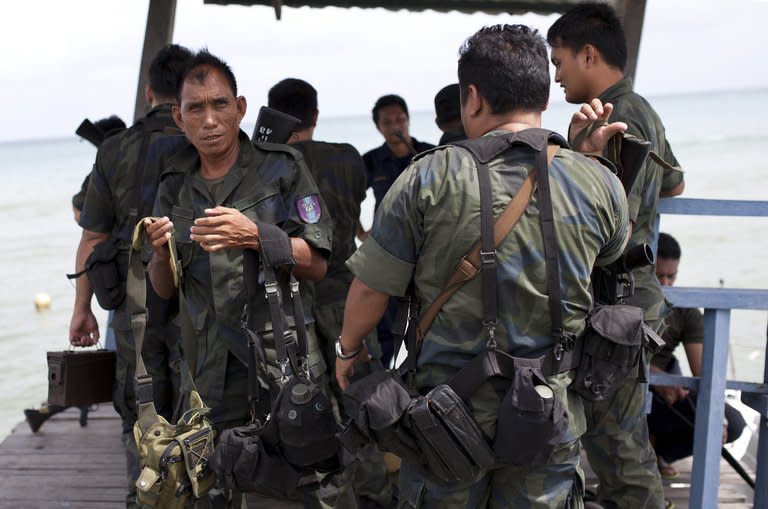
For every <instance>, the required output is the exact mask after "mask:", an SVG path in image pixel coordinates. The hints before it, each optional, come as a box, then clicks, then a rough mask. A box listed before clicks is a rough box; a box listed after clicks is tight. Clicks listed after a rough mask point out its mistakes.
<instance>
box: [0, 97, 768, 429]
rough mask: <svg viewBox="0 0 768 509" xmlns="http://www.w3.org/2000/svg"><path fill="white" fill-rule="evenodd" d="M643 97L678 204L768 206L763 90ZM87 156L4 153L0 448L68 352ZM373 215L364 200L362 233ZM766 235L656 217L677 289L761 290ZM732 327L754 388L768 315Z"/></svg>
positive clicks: (322, 133)
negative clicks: (668, 147) (54, 358)
mask: <svg viewBox="0 0 768 509" xmlns="http://www.w3.org/2000/svg"><path fill="white" fill-rule="evenodd" d="M651 99H652V103H653V104H654V105H655V107H656V109H657V110H658V111H659V113H660V115H661V117H662V118H663V119H664V122H665V124H666V126H667V131H668V137H669V139H670V140H671V142H672V145H673V148H674V151H675V154H676V155H677V157H678V159H679V160H680V161H681V164H682V165H683V167H684V169H685V170H686V172H687V173H686V192H685V196H688V197H695V198H722V199H742V200H768V192H767V191H766V189H768V163H766V162H765V147H766V146H768V122H766V119H768V91H749V92H723V93H714V94H706V95H701V94H696V95H694V94H691V95H684V96H674V97H672V96H669V97H657V98H651ZM573 109H574V108H573V106H570V105H567V104H562V103H557V104H553V105H552V106H551V107H550V109H549V110H548V111H547V112H546V113H545V116H544V125H545V127H549V128H551V129H555V130H559V131H561V132H564V131H565V129H566V127H567V123H568V119H569V118H570V114H571V112H572V111H573ZM254 111H255V110H254ZM433 118H434V115H433V114H432V113H430V112H414V113H413V114H412V119H411V133H412V134H413V135H415V136H416V137H417V138H418V139H420V140H425V141H430V142H433V143H434V142H436V141H437V139H438V138H439V133H438V131H437V128H436V127H435V125H434V122H433ZM74 127H75V126H73V130H74ZM245 128H246V130H249V129H251V128H252V126H248V125H246V126H245ZM316 138H317V139H320V140H327V141H348V142H350V143H352V144H353V145H354V146H355V147H357V148H358V149H359V150H360V151H361V152H364V151H366V150H368V149H370V148H373V147H375V146H377V145H379V144H380V143H381V138H380V136H379V134H378V133H377V132H376V130H375V128H374V125H373V123H372V122H371V120H370V117H368V115H361V116H356V117H348V118H321V119H320V122H319V126H318V129H317V131H316ZM94 155H95V150H94V149H93V147H92V146H91V145H90V144H88V143H85V142H80V141H79V140H77V139H75V137H74V136H73V137H72V138H70V139H63V140H35V141H28V142H14V143H5V144H0V179H1V180H2V181H3V182H5V184H4V185H3V186H2V187H3V189H2V190H0V195H1V196H2V199H0V232H2V235H3V239H2V242H1V243H0V245H1V246H2V249H0V273H1V274H2V275H3V276H2V287H3V288H4V290H3V291H2V293H0V359H2V360H0V363H1V364H0V438H2V437H4V436H5V435H6V434H7V433H8V432H10V430H11V428H12V427H13V425H14V424H15V423H17V422H19V421H21V420H23V414H22V409H23V408H26V407H31V406H37V405H39V404H40V403H41V402H42V401H44V400H45V399H46V396H47V367H46V357H45V353H46V351H48V350H62V349H65V348H67V345H68V343H67V333H68V329H69V319H70V314H71V311H72V303H73V300H74V294H75V292H74V287H73V286H72V284H71V283H70V282H69V281H68V280H67V279H66V278H65V277H64V274H65V273H67V272H71V271H72V269H73V268H74V258H75V249H76V246H77V243H78V240H79V237H80V231H79V228H78V227H77V225H76V224H75V222H74V220H73V218H72V213H71V206H70V199H71V196H72V194H73V193H74V192H76V191H77V190H78V189H79V187H80V183H81V181H82V179H83V177H84V176H85V175H86V174H87V173H88V172H89V171H90V168H91V165H92V164H93V158H94ZM372 211H373V202H372V199H371V198H370V196H369V199H368V200H367V201H366V202H365V203H364V211H363V224H364V225H366V226H368V225H370V223H371V220H372ZM766 227H768V219H762V218H761V219H752V218H734V219H729V218H702V217H693V218H687V217H681V216H678V217H665V218H662V230H663V231H667V232H669V233H671V234H673V235H675V236H676V237H677V238H678V240H680V242H681V244H682V247H683V262H682V265H681V270H680V275H679V278H678V282H679V284H680V285H682V286H710V287H717V286H720V285H721V284H723V285H724V286H725V287H729V288H768V264H766V262H765V259H766V253H768V235H766V231H767V229H766ZM40 292H45V293H47V294H49V295H50V297H51V301H52V304H51V308H50V309H49V310H47V311H43V312H37V311H35V306H34V299H35V295H36V294H37V293H40ZM94 302H95V300H94ZM97 316H99V317H100V319H101V324H102V330H104V327H105V321H106V313H105V312H103V311H101V310H100V309H98V308H97ZM731 323H732V324H731V338H732V339H731V352H732V362H731V368H730V369H731V371H730V372H729V378H737V379H740V380H749V381H758V380H761V379H762V373H763V365H764V348H765V345H766V313H765V312H747V311H741V312H739V311H737V312H734V315H733V317H732V320H731ZM683 364H684V365H685V363H683Z"/></svg>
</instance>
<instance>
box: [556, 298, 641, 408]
mask: <svg viewBox="0 0 768 509" xmlns="http://www.w3.org/2000/svg"><path fill="white" fill-rule="evenodd" d="M646 329H647V328H644V327H643V310H642V309H640V308H639V307H636V306H627V305H624V304H617V305H613V306H598V307H596V308H595V309H594V310H593V311H592V313H590V315H589V317H588V318H587V328H586V330H585V332H584V337H583V338H582V339H581V341H583V350H582V354H581V364H580V365H579V368H578V369H577V371H576V378H575V379H574V380H573V382H571V385H570V387H569V388H570V389H571V390H572V391H574V392H576V393H578V394H580V395H581V396H582V397H584V398H586V399H588V400H590V401H602V400H604V399H608V398H611V397H613V395H614V394H615V393H616V391H617V390H618V388H619V386H620V385H621V382H622V381H623V380H624V379H625V378H626V377H627V376H629V375H630V373H631V372H632V370H633V369H640V368H641V367H642V366H640V359H641V358H642V350H643V347H644V338H645V335H646Z"/></svg>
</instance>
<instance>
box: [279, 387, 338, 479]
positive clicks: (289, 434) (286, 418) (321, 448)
mask: <svg viewBox="0 0 768 509" xmlns="http://www.w3.org/2000/svg"><path fill="white" fill-rule="evenodd" d="M272 416H273V418H275V419H276V424H277V429H278V434H279V437H280V438H279V442H278V443H279V447H280V450H281V451H282V453H283V456H284V457H285V459H286V460H287V461H288V463H290V464H291V465H293V466H294V467H298V468H303V469H309V470H312V471H316V472H332V471H336V470H338V469H339V468H340V466H341V465H340V461H339V455H338V442H337V441H336V431H337V425H336V419H335V418H334V416H333V409H332V408H331V402H330V401H329V400H328V398H327V397H326V396H325V395H324V394H323V393H322V392H320V388H319V387H318V386H317V385H316V384H314V383H312V382H310V381H309V380H307V379H305V378H303V377H294V378H291V380H289V381H288V383H286V384H285V385H284V386H283V388H282V389H281V391H280V394H279V395H278V397H277V400H276V401H275V405H274V410H273V411H272Z"/></svg>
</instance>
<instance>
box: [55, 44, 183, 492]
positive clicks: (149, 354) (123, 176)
mask: <svg viewBox="0 0 768 509" xmlns="http://www.w3.org/2000/svg"><path fill="white" fill-rule="evenodd" d="M190 56H191V53H190V52H189V51H188V50H187V49H186V48H183V47H180V46H177V45H172V46H169V47H167V48H165V49H163V50H161V51H160V52H159V53H158V54H157V56H156V57H155V58H154V60H153V61H152V63H151V64H150V70H149V85H148V86H147V89H146V94H147V101H148V102H149V103H150V104H151V105H152V110H151V111H150V112H149V113H147V115H146V116H145V117H143V118H141V119H139V120H138V121H137V122H136V124H134V125H133V126H131V128H130V129H127V130H125V131H122V132H121V133H119V134H117V135H115V136H112V137H110V138H109V139H107V140H106V141H105V142H104V143H103V144H102V145H101V147H100V148H99V151H98V154H97V155H96V163H95V165H94V167H93V171H92V172H91V177H90V182H89V185H88V191H87V192H86V196H85V203H84V206H83V211H82V214H81V216H80V226H81V227H82V228H83V234H82V238H81V239H80V245H79V246H78V249H77V261H76V265H77V271H78V272H79V271H81V270H82V269H83V266H84V264H85V260H86V258H88V256H89V255H90V254H91V252H92V251H93V248H94V246H96V245H97V244H99V243H100V242H103V241H108V240H110V239H112V238H115V237H116V238H117V239H119V241H120V246H121V253H120V256H119V259H118V262H119V267H120V274H121V275H123V277H125V276H126V274H127V267H128V249H129V245H130V242H131V233H132V232H133V227H134V225H135V221H137V219H138V218H141V217H143V215H148V214H149V213H151V211H152V205H153V203H154V200H155V193H156V191H157V184H158V181H159V178H160V173H161V171H162V169H163V164H164V162H165V157H166V156H168V155H169V152H163V151H160V150H150V149H148V150H147V151H146V157H145V159H144V160H143V161H140V160H139V158H140V155H139V154H140V152H141V146H142V144H143V143H146V144H147V146H151V145H152V144H153V143H154V142H157V141H158V140H160V139H161V138H167V137H169V135H170V134H178V129H176V127H175V124H174V121H173V118H172V117H171V106H172V105H173V104H175V103H176V81H177V79H178V75H179V72H180V71H181V68H182V67H183V65H184V63H185V62H186V60H187V59H188V58H189V57H190ZM139 172H141V181H140V182H139V186H140V187H139V188H138V189H137V188H136V184H137V182H138V181H137V174H138V173H139ZM148 290H150V291H149V292H148V294H153V292H152V291H151V288H148ZM92 296H93V290H92V288H91V287H90V284H89V282H88V279H87V278H85V277H80V278H78V280H77V284H76V294H75V307H74V310H73V313H72V321H71V323H70V329H69V338H70V342H71V343H72V344H73V345H75V346H85V345H91V344H94V343H96V341H97V340H98V339H99V327H98V323H97V322H96V318H95V317H94V315H93V313H92V311H91V298H92ZM150 305H151V311H150V313H151V316H153V317H154V318H152V320H151V321H150V323H148V324H147V331H146V339H145V341H144V347H143V353H144V359H145V363H146V365H147V371H148V373H149V374H150V375H151V376H152V388H153V394H154V398H155V405H156V407H157V410H158V412H160V413H161V414H162V415H164V416H165V417H167V418H170V417H171V414H172V412H173V395H174V393H175V392H174V391H175V388H174V381H175V380H174V378H176V377H177V373H178V359H179V354H178V337H179V335H178V330H177V328H175V327H174V326H173V325H172V324H171V323H170V321H169V312H170V309H169V303H168V302H164V301H162V300H161V299H156V298H155V299H152V300H151V301H150ZM111 327H112V328H114V330H115V336H116V343H117V369H116V384H115V392H114V398H113V401H114V405H115V408H116V409H117V411H118V413H119V414H120V416H121V417H122V419H123V443H124V444H125V447H126V457H127V470H128V490H129V494H128V498H127V505H128V506H129V507H131V506H134V504H135V502H134V500H135V492H136V487H135V486H134V482H135V480H136V478H137V477H138V475H139V462H138V452H137V450H136V443H135V442H134V440H133V431H132V429H133V424H134V422H135V421H136V402H135V397H134V390H133V386H134V384H133V378H134V369H135V364H136V354H135V351H134V348H133V335H132V334H131V323H130V317H129V316H128V314H127V312H126V310H125V302H123V304H121V305H120V307H118V308H117V309H115V312H114V315H113V318H112V322H111ZM174 371H175V372H176V375H174Z"/></svg>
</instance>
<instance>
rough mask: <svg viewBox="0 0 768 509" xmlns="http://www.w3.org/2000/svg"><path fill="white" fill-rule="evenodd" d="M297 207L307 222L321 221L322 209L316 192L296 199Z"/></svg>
mask: <svg viewBox="0 0 768 509" xmlns="http://www.w3.org/2000/svg"><path fill="white" fill-rule="evenodd" d="M296 209H297V210H298V211H299V217H300V218H301V220H302V221H304V222H305V223H308V224H315V223H317V222H318V221H320V214H321V213H322V209H321V208H320V200H318V199H317V195H316V194H310V195H309V196H305V197H304V198H299V199H298V200H296Z"/></svg>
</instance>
